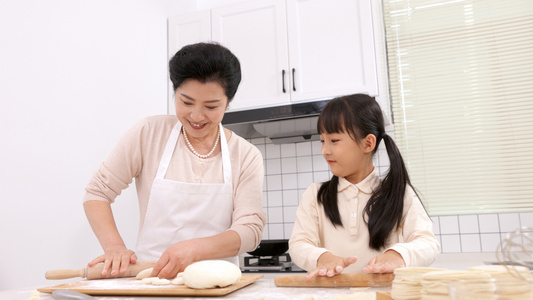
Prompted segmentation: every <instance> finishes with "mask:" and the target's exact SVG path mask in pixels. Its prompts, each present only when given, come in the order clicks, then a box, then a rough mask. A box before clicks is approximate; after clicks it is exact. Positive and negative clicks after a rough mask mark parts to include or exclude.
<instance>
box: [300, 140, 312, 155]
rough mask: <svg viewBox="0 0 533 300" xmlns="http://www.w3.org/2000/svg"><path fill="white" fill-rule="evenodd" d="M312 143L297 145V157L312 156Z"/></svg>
mask: <svg viewBox="0 0 533 300" xmlns="http://www.w3.org/2000/svg"><path fill="white" fill-rule="evenodd" d="M312 154H313V153H312V147H311V142H303V143H296V156H311V155H312Z"/></svg>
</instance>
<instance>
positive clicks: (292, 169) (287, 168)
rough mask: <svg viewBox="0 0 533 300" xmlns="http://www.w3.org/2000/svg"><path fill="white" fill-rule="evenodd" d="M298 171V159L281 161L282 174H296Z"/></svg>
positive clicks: (291, 158) (292, 158)
mask: <svg viewBox="0 0 533 300" xmlns="http://www.w3.org/2000/svg"><path fill="white" fill-rule="evenodd" d="M297 170H298V169H297V168H296V159H294V157H289V158H282V159H281V172H283V173H284V174H286V173H296V172H297Z"/></svg>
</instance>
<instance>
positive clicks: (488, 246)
mask: <svg viewBox="0 0 533 300" xmlns="http://www.w3.org/2000/svg"><path fill="white" fill-rule="evenodd" d="M500 242H501V239H500V234H499V233H482V234H481V251H482V252H495V251H496V249H497V247H498V244H499V243H500Z"/></svg>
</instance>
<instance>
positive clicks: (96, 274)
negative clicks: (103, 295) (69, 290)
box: [44, 261, 156, 279]
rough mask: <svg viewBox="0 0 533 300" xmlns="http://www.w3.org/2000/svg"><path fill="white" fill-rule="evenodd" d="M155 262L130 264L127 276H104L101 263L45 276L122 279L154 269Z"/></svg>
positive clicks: (56, 271) (49, 272) (53, 272)
mask: <svg viewBox="0 0 533 300" xmlns="http://www.w3.org/2000/svg"><path fill="white" fill-rule="evenodd" d="M155 263H156V262H155V261H145V262H137V263H135V264H130V265H129V267H128V269H127V270H126V273H125V274H120V273H119V274H117V275H114V276H111V275H110V274H109V273H111V272H108V275H105V276H104V275H102V269H103V268H104V264H103V263H100V264H97V265H95V266H92V267H86V268H84V269H79V270H53V271H48V272H46V274H45V275H44V277H46V279H68V278H75V277H81V278H87V279H105V278H122V277H134V276H137V274H139V272H141V271H142V270H146V269H148V268H153V267H154V266H155Z"/></svg>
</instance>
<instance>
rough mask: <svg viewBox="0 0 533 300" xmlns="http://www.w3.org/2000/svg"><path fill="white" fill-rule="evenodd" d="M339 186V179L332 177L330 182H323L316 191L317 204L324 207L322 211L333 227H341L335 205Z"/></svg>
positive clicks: (339, 216) (337, 209)
mask: <svg viewBox="0 0 533 300" xmlns="http://www.w3.org/2000/svg"><path fill="white" fill-rule="evenodd" d="M338 184H339V177H337V176H335V175H333V177H331V180H329V181H326V182H324V183H323V184H322V185H321V186H320V189H319V190H318V197H317V200H318V203H320V204H322V206H324V211H325V212H326V215H327V216H328V218H329V220H330V221H331V223H332V224H333V226H335V227H337V225H339V226H341V227H342V220H341V215H340V213H339V205H338V204H337V186H338Z"/></svg>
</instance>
